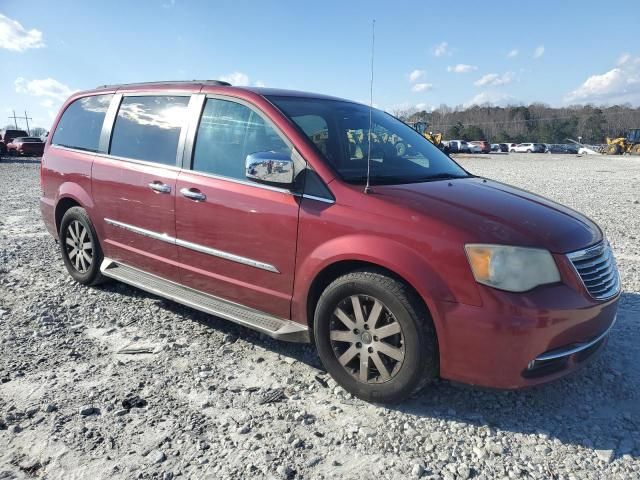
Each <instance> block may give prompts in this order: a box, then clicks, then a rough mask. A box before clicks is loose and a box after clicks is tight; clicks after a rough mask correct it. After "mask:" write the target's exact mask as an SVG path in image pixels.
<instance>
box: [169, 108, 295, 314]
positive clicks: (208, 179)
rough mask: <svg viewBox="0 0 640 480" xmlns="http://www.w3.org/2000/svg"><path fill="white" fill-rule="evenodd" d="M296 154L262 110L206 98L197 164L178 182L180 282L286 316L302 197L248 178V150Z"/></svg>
mask: <svg viewBox="0 0 640 480" xmlns="http://www.w3.org/2000/svg"><path fill="white" fill-rule="evenodd" d="M264 151H276V152H282V153H287V154H291V155H293V150H292V148H291V146H290V145H289V144H288V143H287V142H286V141H285V140H284V139H283V137H281V136H280V135H279V134H278V133H277V132H276V130H275V127H273V126H272V125H271V124H270V122H268V120H266V119H265V118H264V117H263V116H262V114H260V113H258V112H257V111H256V110H254V109H252V108H250V107H249V106H247V105H245V104H242V103H237V102H235V101H229V100H223V99H219V98H208V99H207V100H206V103H205V105H204V109H203V113H202V116H201V120H200V124H199V126H198V130H197V134H196V139H195V144H194V147H193V155H192V169H191V170H190V171H187V170H183V171H182V172H181V173H180V175H179V176H178V181H177V185H176V235H177V245H178V258H179V261H180V263H181V266H182V283H184V284H185V285H188V286H190V287H192V288H195V289H198V290H202V291H205V292H207V293H210V294H212V295H215V296H218V297H221V298H224V299H226V300H230V301H232V302H235V303H239V304H241V305H245V306H248V307H252V308H255V309H258V310H261V311H264V312H267V313H270V314H272V315H275V316H279V317H282V318H288V317H289V315H290V303H291V296H292V290H293V275H294V267H295V255H296V239H297V228H298V210H299V202H298V198H297V197H295V196H294V195H292V193H291V192H290V191H288V190H286V189H282V188H275V187H270V186H267V185H261V184H258V183H254V182H252V181H248V180H247V178H246V176H245V159H246V156H247V155H248V154H250V153H255V152H264Z"/></svg>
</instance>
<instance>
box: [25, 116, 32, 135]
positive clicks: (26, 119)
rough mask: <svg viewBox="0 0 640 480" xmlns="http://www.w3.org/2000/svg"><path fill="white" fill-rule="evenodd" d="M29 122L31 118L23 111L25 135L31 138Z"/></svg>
mask: <svg viewBox="0 0 640 480" xmlns="http://www.w3.org/2000/svg"><path fill="white" fill-rule="evenodd" d="M29 120H33V118H31V117H29V116H28V115H27V111H26V110H25V111H24V121H25V122H27V133H28V134H29V136H31V130H29Z"/></svg>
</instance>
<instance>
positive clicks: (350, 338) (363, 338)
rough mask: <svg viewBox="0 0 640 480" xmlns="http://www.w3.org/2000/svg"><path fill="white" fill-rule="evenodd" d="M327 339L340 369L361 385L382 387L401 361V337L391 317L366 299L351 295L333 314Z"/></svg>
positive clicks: (394, 372) (391, 314)
mask: <svg viewBox="0 0 640 480" xmlns="http://www.w3.org/2000/svg"><path fill="white" fill-rule="evenodd" d="M329 338H330V340H331V347H332V349H333V352H334V354H335V356H336V358H337V359H338V362H339V363H340V365H342V367H343V368H344V369H345V370H346V371H347V372H349V373H350V374H351V375H352V376H353V377H354V378H355V379H356V380H358V381H360V382H362V383H384V382H388V381H389V380H391V379H392V378H393V377H395V376H396V375H397V373H398V372H399V371H400V368H401V367H402V363H403V362H404V358H405V348H404V334H403V332H402V327H401V326H400V323H399V322H398V320H397V319H396V318H395V316H394V315H393V313H392V312H391V311H390V310H389V309H388V308H387V307H386V306H385V305H384V304H383V303H382V302H381V301H380V300H378V299H376V298H374V297H371V296H369V295H352V296H350V297H347V298H345V299H344V300H342V301H341V302H340V303H339V304H338V306H337V307H336V309H335V310H334V312H333V316H332V319H331V324H330V329H329Z"/></svg>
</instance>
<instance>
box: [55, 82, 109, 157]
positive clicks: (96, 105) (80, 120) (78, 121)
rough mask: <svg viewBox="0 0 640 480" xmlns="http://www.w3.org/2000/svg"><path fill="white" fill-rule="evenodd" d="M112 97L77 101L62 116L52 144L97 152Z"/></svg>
mask: <svg viewBox="0 0 640 480" xmlns="http://www.w3.org/2000/svg"><path fill="white" fill-rule="evenodd" d="M112 97H113V94H108V95H93V96H90V97H82V98H79V99H77V100H75V101H74V102H73V103H72V104H71V105H69V106H68V107H67V109H66V110H65V111H64V113H63V114H62V118H60V121H59V122H58V125H57V127H56V131H55V132H54V134H53V139H52V141H51V143H53V144H54V145H60V146H62V147H69V148H77V149H79V150H87V151H89V152H97V151H98V146H99V144H100V133H101V132H102V124H103V123H104V117H105V115H106V113H107V109H108V108H109V103H110V102H111V98H112Z"/></svg>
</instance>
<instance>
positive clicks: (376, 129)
mask: <svg viewBox="0 0 640 480" xmlns="http://www.w3.org/2000/svg"><path fill="white" fill-rule="evenodd" d="M269 100H271V101H272V102H273V103H274V104H275V105H276V106H277V107H278V108H279V109H280V110H281V111H282V112H284V114H285V115H287V116H288V117H289V118H290V119H291V120H292V121H293V122H294V123H295V124H296V125H297V126H298V127H299V128H300V129H301V130H302V131H303V132H304V133H305V134H306V135H307V137H308V138H309V139H310V140H311V141H312V142H313V144H314V145H315V146H316V148H317V149H318V150H319V151H320V153H321V154H322V155H323V156H324V157H325V159H326V161H327V162H328V163H329V164H330V165H331V166H332V167H333V168H334V169H335V170H336V171H337V172H338V174H339V175H340V177H342V179H343V180H345V181H346V182H349V183H356V184H364V183H366V178H367V156H368V155H369V149H370V151H371V184H372V185H375V184H400V183H416V182H427V181H431V180H438V179H449V178H462V177H467V176H469V175H468V174H467V173H466V172H465V171H464V170H463V169H462V168H461V167H459V166H458V165H457V164H456V163H455V162H453V161H452V160H451V159H450V158H449V157H447V156H446V155H445V154H444V153H442V152H441V151H440V150H439V149H438V148H436V147H435V146H434V145H433V144H432V143H431V142H429V141H428V140H427V139H426V138H424V137H423V136H422V135H420V134H418V133H417V132H416V131H415V130H413V129H412V128H410V127H408V126H407V125H405V124H404V123H402V122H401V121H399V120H397V119H396V118H394V117H392V116H391V115H389V114H387V113H384V112H382V111H380V110H376V109H374V110H373V111H372V118H371V125H372V128H371V145H369V107H367V106H365V105H360V104H357V103H351V102H346V101H339V100H326V99H318V98H300V97H277V96H274V97H269Z"/></svg>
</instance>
